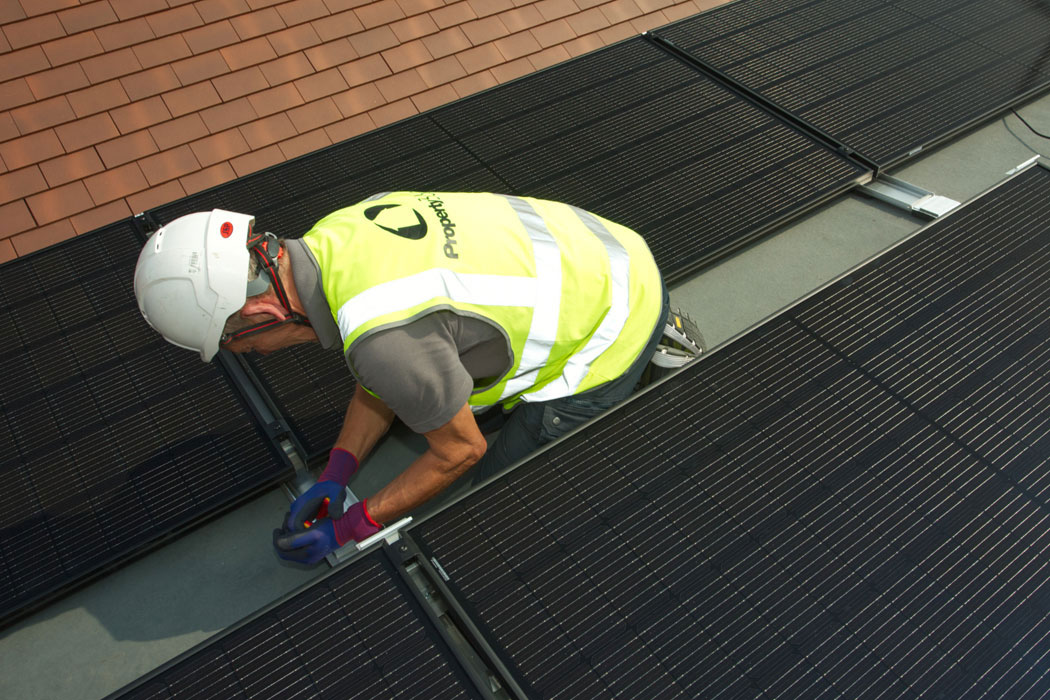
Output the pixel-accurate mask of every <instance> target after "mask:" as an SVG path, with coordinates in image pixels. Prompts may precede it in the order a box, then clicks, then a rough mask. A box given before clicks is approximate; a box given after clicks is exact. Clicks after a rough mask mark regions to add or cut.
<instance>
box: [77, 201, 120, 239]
mask: <svg viewBox="0 0 1050 700" xmlns="http://www.w3.org/2000/svg"><path fill="white" fill-rule="evenodd" d="M130 216H132V211H131V208H130V207H128V203H127V202H125V201H124V200H123V199H117V200H115V201H112V202H110V203H109V204H103V205H102V206H101V207H95V208H94V209H88V210H87V211H83V212H80V213H79V214H74V215H73V216H72V217H70V219H69V222H70V223H71V224H72V225H73V230H75V231H76V232H77V235H78V236H79V235H81V234H84V233H87V232H89V231H94V230H95V229H97V228H102V227H103V226H105V225H107V224H111V223H113V222H114V221H120V220H121V219H126V218H128V217H130Z"/></svg>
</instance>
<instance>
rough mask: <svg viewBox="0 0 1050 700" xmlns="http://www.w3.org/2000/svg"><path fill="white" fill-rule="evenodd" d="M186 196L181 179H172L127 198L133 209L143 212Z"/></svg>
mask: <svg viewBox="0 0 1050 700" xmlns="http://www.w3.org/2000/svg"><path fill="white" fill-rule="evenodd" d="M185 196H186V191H185V190H183V189H182V185H181V184H179V181H178V180H172V181H171V182H166V183H164V184H163V185H158V186H157V187H153V188H151V189H148V190H144V191H142V192H136V193H135V194H132V195H128V197H127V200H128V206H129V207H131V210H132V211H134V212H142V211H146V210H147V209H152V208H153V207H159V206H160V205H162V204H167V203H168V202H174V201H175V200H176V199H182V198H183V197H185Z"/></svg>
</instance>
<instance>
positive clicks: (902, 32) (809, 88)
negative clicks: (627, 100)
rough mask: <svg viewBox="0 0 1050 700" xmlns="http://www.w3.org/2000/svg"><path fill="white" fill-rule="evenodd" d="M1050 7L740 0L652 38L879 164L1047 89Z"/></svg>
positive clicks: (936, 0)
mask: <svg viewBox="0 0 1050 700" xmlns="http://www.w3.org/2000/svg"><path fill="white" fill-rule="evenodd" d="M1048 9H1050V8H1048V5H1047V3H1046V1H1045V0H1007V1H1006V2H994V3H991V2H982V1H981V0H894V1H892V2H891V1H890V0H737V1H736V2H733V3H730V4H727V5H724V6H722V7H719V8H716V9H715V10H712V11H710V12H708V13H705V14H703V15H700V16H697V17H694V18H691V19H687V20H684V21H682V22H680V23H678V24H675V25H672V26H670V27H667V28H664V29H660V30H657V31H656V34H657V35H658V36H660V37H662V38H664V39H667V40H669V41H671V42H672V43H673V44H675V45H676V46H678V47H679V48H681V49H683V50H685V51H686V52H687V53H688V54H690V55H692V56H694V57H695V58H697V59H699V60H701V61H703V62H705V63H707V64H708V65H710V66H713V67H714V68H715V69H717V70H718V71H721V72H722V73H724V74H726V75H727V76H729V77H730V78H732V79H733V80H735V81H738V82H739V83H741V84H743V85H744V86H746V87H747V88H748V89H751V90H753V91H755V92H757V93H758V94H760V95H762V96H763V97H765V98H767V99H769V100H771V101H773V102H775V103H776V104H777V105H779V106H780V107H781V108H783V109H784V110H787V111H789V112H792V113H794V114H796V115H798V116H800V117H802V118H803V119H805V120H807V121H808V122H809V123H811V124H812V125H814V126H816V127H817V128H819V129H821V130H823V131H825V132H827V133H829V134H830V135H832V136H833V137H834V138H836V139H837V140H838V141H841V142H843V143H845V144H846V145H848V146H850V147H852V148H853V149H855V150H856V151H858V152H859V153H861V154H863V155H864V156H867V157H868V158H870V159H873V160H874V161H876V162H878V163H879V164H880V165H882V166H888V165H892V164H895V163H898V162H901V161H902V160H904V159H906V158H908V157H910V156H912V155H914V154H915V153H916V152H918V150H920V149H922V148H924V147H927V146H930V145H931V144H933V143H936V142H938V141H940V140H942V139H944V138H946V137H948V136H951V135H954V134H956V133H958V132H959V131H960V130H961V129H964V128H967V127H970V126H972V125H974V124H975V123H977V122H979V121H980V120H982V119H984V118H987V117H989V116H991V115H993V114H995V113H996V112H998V111H1000V110H1002V109H1004V108H1005V107H1007V106H1009V105H1011V104H1015V103H1017V102H1019V101H1020V100H1022V99H1025V98H1027V97H1030V96H1032V95H1033V94H1036V93H1038V92H1041V91H1043V90H1045V89H1046V88H1047V87H1048V86H1050V65H1048V64H1047V60H1050V53H1048V52H1050V13H1048Z"/></svg>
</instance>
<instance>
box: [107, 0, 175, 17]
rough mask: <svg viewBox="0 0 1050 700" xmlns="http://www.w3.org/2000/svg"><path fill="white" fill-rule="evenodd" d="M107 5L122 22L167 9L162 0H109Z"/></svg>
mask: <svg viewBox="0 0 1050 700" xmlns="http://www.w3.org/2000/svg"><path fill="white" fill-rule="evenodd" d="M109 4H110V5H112V6H113V11H114V12H116V13H117V17H119V18H120V19H122V20H123V19H130V18H132V17H141V16H142V15H148V14H149V13H151V12H161V11H162V10H166V9H168V4H167V3H166V2H164V0H109Z"/></svg>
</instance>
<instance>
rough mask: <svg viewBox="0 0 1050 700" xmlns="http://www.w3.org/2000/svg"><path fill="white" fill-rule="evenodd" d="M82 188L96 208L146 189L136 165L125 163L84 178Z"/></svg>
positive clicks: (143, 179)
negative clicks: (83, 187) (84, 188)
mask: <svg viewBox="0 0 1050 700" xmlns="http://www.w3.org/2000/svg"><path fill="white" fill-rule="evenodd" d="M84 186H85V187H87V191H88V192H89V193H90V194H91V199H92V200H93V201H94V203H95V205H96V206H97V205H100V204H106V203H107V202H112V201H113V200H116V199H121V198H122V197H127V196H128V195H129V194H134V193H135V192H139V191H141V190H144V189H146V187H148V185H147V183H146V178H145V177H143V175H142V170H141V168H139V165H138V163H126V164H124V165H121V166H119V167H116V168H109V169H108V170H106V172H104V173H99V174H98V175H92V176H91V177H89V178H85V180H84ZM30 206H32V205H30Z"/></svg>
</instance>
